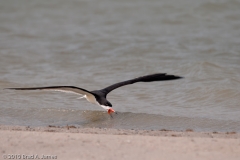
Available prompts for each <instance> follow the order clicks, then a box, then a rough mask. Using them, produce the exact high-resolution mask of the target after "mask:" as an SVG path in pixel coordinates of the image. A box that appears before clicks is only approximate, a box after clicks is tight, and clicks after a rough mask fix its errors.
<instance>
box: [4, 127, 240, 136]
mask: <svg viewBox="0 0 240 160" xmlns="http://www.w3.org/2000/svg"><path fill="white" fill-rule="evenodd" d="M3 130H9V131H31V132H60V133H84V134H107V135H140V136H158V137H205V138H234V139H240V133H238V132H234V131H233V132H216V131H213V132H195V131H194V130H192V129H186V130H185V131H174V130H166V129H161V130H142V129H114V128H81V127H76V126H73V125H70V126H68V125H67V126H53V125H49V126H46V127H30V126H14V125H13V126H11V125H0V131H3Z"/></svg>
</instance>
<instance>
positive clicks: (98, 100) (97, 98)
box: [6, 73, 182, 115]
mask: <svg viewBox="0 0 240 160" xmlns="http://www.w3.org/2000/svg"><path fill="white" fill-rule="evenodd" d="M180 78H182V77H179V76H174V75H167V74H166V73H157V74H151V75H146V76H142V77H138V78H134V79H130V80H127V81H123V82H119V83H116V84H113V85H111V86H108V87H106V88H103V89H101V90H94V91H88V90H86V89H83V88H78V87H75V86H49V87H33V88H6V89H14V90H49V91H61V92H67V93H75V94H80V95H82V97H80V98H86V99H87V101H89V102H91V103H94V104H97V105H99V106H101V107H102V108H103V109H105V110H106V111H107V112H108V114H109V115H111V113H113V112H115V111H114V110H113V109H112V104H111V103H110V102H109V101H108V100H107V94H108V93H109V92H111V91H112V90H114V89H116V88H119V87H122V86H125V85H129V84H133V83H136V82H153V81H167V80H175V79H180Z"/></svg>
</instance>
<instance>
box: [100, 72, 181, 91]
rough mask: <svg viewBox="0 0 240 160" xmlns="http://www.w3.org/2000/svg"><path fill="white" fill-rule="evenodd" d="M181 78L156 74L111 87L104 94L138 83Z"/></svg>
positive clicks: (105, 89)
mask: <svg viewBox="0 0 240 160" xmlns="http://www.w3.org/2000/svg"><path fill="white" fill-rule="evenodd" d="M180 78H183V77H179V76H174V75H167V74H166V73H156V74H151V75H146V76H142V77H138V78H134V79H131V80H127V81H123V82H119V83H116V84H113V85H111V86H109V87H106V88H104V89H102V92H103V93H105V94H106V95H107V94H108V93H109V92H111V91H112V90H114V89H116V88H119V87H122V86H125V85H129V84H133V83H136V82H153V81H168V80H175V79H180Z"/></svg>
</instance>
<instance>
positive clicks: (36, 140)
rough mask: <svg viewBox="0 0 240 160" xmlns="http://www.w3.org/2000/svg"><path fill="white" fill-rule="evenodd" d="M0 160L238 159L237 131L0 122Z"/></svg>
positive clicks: (238, 135) (239, 144)
mask: <svg viewBox="0 0 240 160" xmlns="http://www.w3.org/2000/svg"><path fill="white" fill-rule="evenodd" d="M0 141H1V145H0V152H1V156H2V159H20V158H21V159H88V160H89V159H109V160H110V159H115V160H120V159H168V160H169V159H184V160H186V159H209V160H210V159H212V160H215V159H218V160H220V159H223V160H224V159H228V160H234V159H236V160H238V159H239V158H240V134H239V133H236V132H226V133H217V132H212V133H211V132H208V133H202V132H194V131H192V130H190V129H189V130H186V131H182V132H175V131H167V130H161V131H147V130H122V129H107V128H77V127H75V126H65V127H57V126H48V127H23V126H0Z"/></svg>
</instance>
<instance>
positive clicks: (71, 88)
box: [6, 86, 93, 95]
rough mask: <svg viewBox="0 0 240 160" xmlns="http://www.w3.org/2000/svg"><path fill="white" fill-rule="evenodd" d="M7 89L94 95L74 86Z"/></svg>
mask: <svg viewBox="0 0 240 160" xmlns="http://www.w3.org/2000/svg"><path fill="white" fill-rule="evenodd" d="M6 89H14V90H47V91H60V92H66V93H74V94H80V95H93V93H92V92H90V91H88V90H86V89H83V88H78V87H74V86H50V87H34V88H6Z"/></svg>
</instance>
